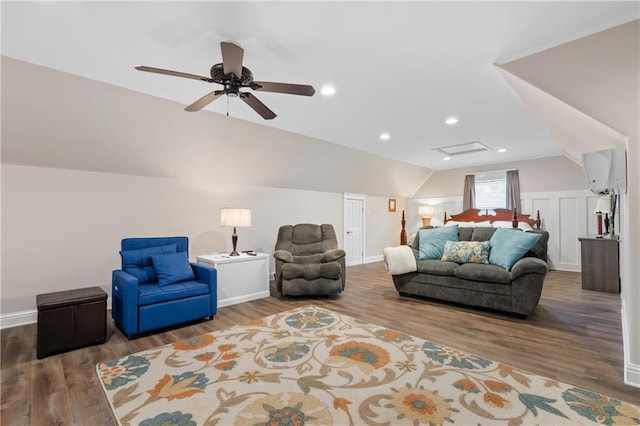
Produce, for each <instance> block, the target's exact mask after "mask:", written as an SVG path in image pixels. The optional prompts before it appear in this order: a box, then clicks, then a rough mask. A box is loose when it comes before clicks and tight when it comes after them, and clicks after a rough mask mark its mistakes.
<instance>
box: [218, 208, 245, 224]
mask: <svg viewBox="0 0 640 426" xmlns="http://www.w3.org/2000/svg"><path fill="white" fill-rule="evenodd" d="M220 226H234V227H238V228H246V227H248V226H251V210H250V209H236V208H230V207H225V208H223V209H222V210H220Z"/></svg>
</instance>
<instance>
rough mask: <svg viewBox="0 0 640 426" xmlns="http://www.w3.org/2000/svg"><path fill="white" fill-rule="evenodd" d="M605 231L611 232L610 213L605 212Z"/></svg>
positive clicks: (606, 232)
mask: <svg viewBox="0 0 640 426" xmlns="http://www.w3.org/2000/svg"><path fill="white" fill-rule="evenodd" d="M604 233H605V234H608V233H609V213H605V214H604Z"/></svg>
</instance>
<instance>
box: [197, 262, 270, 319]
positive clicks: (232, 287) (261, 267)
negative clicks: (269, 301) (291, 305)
mask: <svg viewBox="0 0 640 426" xmlns="http://www.w3.org/2000/svg"><path fill="white" fill-rule="evenodd" d="M270 257H271V256H270V255H268V254H266V253H258V254H257V255H256V256H249V255H248V254H245V253H241V254H240V256H229V255H228V254H208V255H203V256H198V257H197V261H198V263H201V264H204V265H207V266H213V267H214V268H216V269H217V271H218V307H223V306H229V305H235V304H237V303H242V302H248V301H250V300H256V299H262V298H264V297H269V296H270V292H269V258H270Z"/></svg>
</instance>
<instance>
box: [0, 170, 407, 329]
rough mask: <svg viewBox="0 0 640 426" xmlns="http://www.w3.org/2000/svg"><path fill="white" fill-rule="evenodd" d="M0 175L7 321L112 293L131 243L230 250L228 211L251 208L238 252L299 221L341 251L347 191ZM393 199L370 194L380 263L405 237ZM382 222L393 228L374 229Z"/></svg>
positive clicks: (58, 173) (372, 248)
mask: <svg viewBox="0 0 640 426" xmlns="http://www.w3.org/2000/svg"><path fill="white" fill-rule="evenodd" d="M1 176H2V272H1V280H2V281H1V288H2V297H1V305H0V312H1V313H2V317H3V319H4V320H5V321H4V322H5V323H11V321H12V319H11V318H12V317H13V316H15V317H16V320H17V321H18V322H19V320H20V318H21V317H25V318H28V319H33V316H32V313H33V311H34V309H35V297H36V295H37V294H40V293H46V292H51V291H59V290H67V289H73V288H79V287H86V286H100V287H102V288H103V289H104V290H105V291H107V292H108V293H109V294H110V292H111V289H110V286H111V271H112V270H113V269H117V268H118V267H119V265H120V257H119V254H118V250H119V245H120V240H121V239H122V238H125V237H135V236H168V235H186V236H188V237H189V239H190V257H191V259H192V260H195V257H196V256H197V255H199V254H207V253H213V252H219V251H230V250H231V229H229V228H222V227H220V225H219V223H220V208H222V207H227V206H232V207H246V208H250V209H251V210H252V216H253V223H252V227H251V228H239V229H238V249H239V250H247V249H254V250H257V251H261V252H266V253H271V252H273V246H274V244H275V240H276V236H277V232H278V228H279V227H280V226H281V225H285V224H293V223H300V222H310V223H332V224H333V225H334V226H335V228H336V233H337V235H338V239H339V240H340V244H342V224H343V194H341V193H332V192H320V191H305V190H297V189H282V188H269V187H258V186H246V185H229V184H225V185H219V186H217V185H215V184H211V185H201V184H199V182H194V181H192V182H189V181H186V180H178V179H172V178H157V177H141V176H131V175H123V174H112V173H98V172H86V171H76V170H64V169H52V168H43V167H30V166H16V165H6V164H4V165H2V169H1ZM386 200H387V198H382V197H368V208H369V210H370V217H371V218H372V220H370V222H371V225H370V226H368V227H367V230H366V232H367V237H368V238H367V247H366V248H365V250H366V252H365V256H366V257H377V256H379V255H380V254H381V253H382V249H383V248H384V247H385V245H386V241H389V240H391V239H393V238H396V236H397V235H399V229H400V221H399V220H398V221H397V222H396V221H395V218H393V215H391V214H390V213H387V211H386ZM383 201H384V203H383ZM382 204H384V212H381V211H379V210H380V209H379V207H380V206H381V205H382ZM384 215H387V216H388V218H387V223H386V224H385V225H384V226H376V225H375V223H377V222H380V220H379V219H378V218H379V216H384ZM392 219H393V220H392ZM381 222H383V223H384V222H385V221H384V220H382V221H381ZM393 225H395V228H394V226H393ZM271 270H272V271H273V262H271ZM25 312H26V316H25V315H24V314H25Z"/></svg>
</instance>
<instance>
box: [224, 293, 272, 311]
mask: <svg viewBox="0 0 640 426" xmlns="http://www.w3.org/2000/svg"><path fill="white" fill-rule="evenodd" d="M269 296H271V292H269V291H260V292H258V293H252V294H246V295H244V296H238V297H230V298H228V299H224V300H218V308H223V307H225V306H229V305H237V304H238V303H244V302H250V301H251V300H257V299H264V298H265V297H269Z"/></svg>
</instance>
